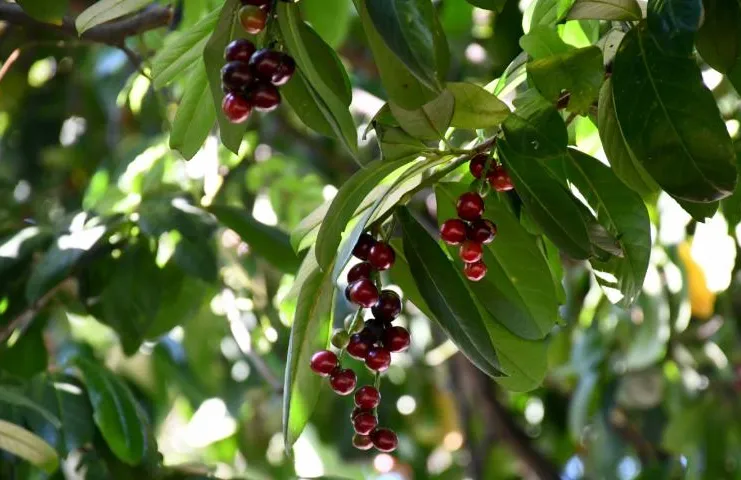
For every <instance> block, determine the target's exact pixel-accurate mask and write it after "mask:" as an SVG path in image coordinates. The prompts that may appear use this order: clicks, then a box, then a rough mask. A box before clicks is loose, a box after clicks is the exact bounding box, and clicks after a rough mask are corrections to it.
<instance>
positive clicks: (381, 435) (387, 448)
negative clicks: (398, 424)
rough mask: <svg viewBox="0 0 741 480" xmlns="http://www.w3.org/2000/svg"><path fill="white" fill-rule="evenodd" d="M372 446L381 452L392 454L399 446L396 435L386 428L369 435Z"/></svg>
mask: <svg viewBox="0 0 741 480" xmlns="http://www.w3.org/2000/svg"><path fill="white" fill-rule="evenodd" d="M370 437H371V441H372V442H373V446H375V447H376V448H377V449H378V450H379V451H381V452H386V453H388V452H393V451H394V450H396V446H397V445H398V444H399V440H398V439H397V438H396V434H395V433H394V431H393V430H389V429H388V428H377V429H375V430H373V432H371V434H370Z"/></svg>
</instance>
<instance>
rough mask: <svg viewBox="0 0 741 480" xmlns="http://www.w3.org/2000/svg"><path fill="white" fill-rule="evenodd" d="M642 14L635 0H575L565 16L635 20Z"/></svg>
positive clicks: (569, 17) (581, 18)
mask: <svg viewBox="0 0 741 480" xmlns="http://www.w3.org/2000/svg"><path fill="white" fill-rule="evenodd" d="M642 16H643V14H642V12H641V7H640V6H639V5H638V3H637V2H636V1H635V0H576V2H574V5H573V6H572V7H571V10H569V14H568V16H567V17H566V18H568V19H569V20H615V21H620V20H625V21H636V20H640V19H641V17H642Z"/></svg>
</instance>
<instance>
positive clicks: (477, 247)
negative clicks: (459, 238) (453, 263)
mask: <svg viewBox="0 0 741 480" xmlns="http://www.w3.org/2000/svg"><path fill="white" fill-rule="evenodd" d="M458 254H459V255H460V257H461V260H463V262H465V263H476V262H478V261H479V260H481V257H482V256H483V254H484V251H483V250H482V248H481V244H480V243H476V242H472V241H471V240H466V241H465V242H463V245H461V248H460V250H459V251H458Z"/></svg>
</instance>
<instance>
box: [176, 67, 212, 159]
mask: <svg viewBox="0 0 741 480" xmlns="http://www.w3.org/2000/svg"><path fill="white" fill-rule="evenodd" d="M215 122H216V108H215V107H214V101H213V98H212V97H211V90H210V89H209V86H208V78H206V66H205V65H204V64H203V62H198V63H197V64H196V66H195V68H194V70H193V73H192V74H191V75H190V77H189V78H188V83H187V86H186V88H185V93H184V94H183V99H182V101H181V102H180V106H179V107H178V111H177V113H176V114H175V120H174V121H173V122H172V130H171V131H170V148H172V149H174V150H177V151H179V152H180V154H181V155H182V156H183V157H185V159H186V160H190V159H191V158H193V156H194V155H195V154H196V153H197V152H198V150H199V149H200V148H201V145H203V142H205V141H206V138H207V137H208V134H209V132H210V131H211V128H212V127H213V126H214V123H215Z"/></svg>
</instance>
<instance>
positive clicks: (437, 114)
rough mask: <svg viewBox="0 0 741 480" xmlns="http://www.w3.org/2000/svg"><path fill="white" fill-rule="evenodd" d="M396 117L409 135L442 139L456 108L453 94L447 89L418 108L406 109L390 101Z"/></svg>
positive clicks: (424, 138)
mask: <svg viewBox="0 0 741 480" xmlns="http://www.w3.org/2000/svg"><path fill="white" fill-rule="evenodd" d="M389 106H390V107H391V112H392V113H393V115H394V118H396V120H397V121H398V122H399V125H400V126H401V128H403V129H404V131H406V132H407V133H408V134H409V135H411V136H412V137H415V138H419V139H422V140H440V139H441V138H443V136H444V135H445V131H446V130H447V129H448V127H449V126H450V122H451V120H452V119H453V112H454V110H455V98H454V97H453V94H452V93H451V92H450V91H448V90H445V91H443V93H441V94H440V95H439V96H438V97H437V98H436V99H434V100H432V101H431V102H428V103H426V104H424V105H423V106H422V107H421V108H419V109H417V110H405V109H403V108H402V107H400V106H398V105H396V104H394V103H389Z"/></svg>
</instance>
